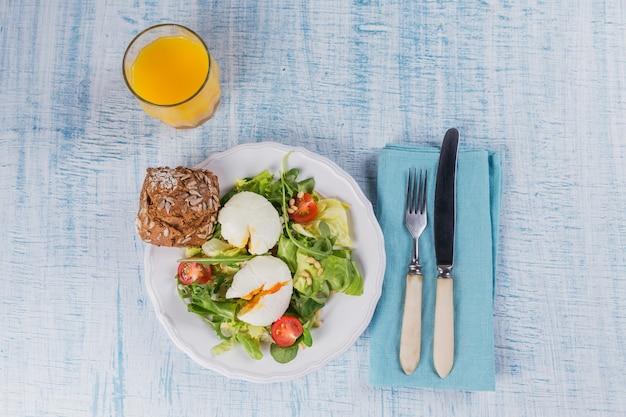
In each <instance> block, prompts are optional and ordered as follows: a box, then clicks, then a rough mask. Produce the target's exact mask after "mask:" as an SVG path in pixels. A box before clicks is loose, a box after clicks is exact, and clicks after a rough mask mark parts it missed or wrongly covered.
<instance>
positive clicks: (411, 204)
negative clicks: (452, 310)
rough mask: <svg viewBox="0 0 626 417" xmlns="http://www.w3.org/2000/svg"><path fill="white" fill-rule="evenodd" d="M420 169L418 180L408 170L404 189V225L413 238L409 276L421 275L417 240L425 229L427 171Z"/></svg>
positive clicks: (415, 173)
mask: <svg viewBox="0 0 626 417" xmlns="http://www.w3.org/2000/svg"><path fill="white" fill-rule="evenodd" d="M423 174H424V175H423V177H422V170H421V169H420V175H419V179H418V178H417V171H416V169H415V168H414V169H412V170H411V169H409V178H408V181H407V189H406V208H405V212H404V224H405V226H406V228H407V229H408V230H409V232H410V233H411V236H413V257H412V259H411V263H410V264H409V274H421V271H422V266H421V265H420V263H419V248H418V240H419V237H420V235H421V234H422V232H423V231H424V229H425V228H426V221H427V220H426V184H427V181H428V170H426V171H424V173H423Z"/></svg>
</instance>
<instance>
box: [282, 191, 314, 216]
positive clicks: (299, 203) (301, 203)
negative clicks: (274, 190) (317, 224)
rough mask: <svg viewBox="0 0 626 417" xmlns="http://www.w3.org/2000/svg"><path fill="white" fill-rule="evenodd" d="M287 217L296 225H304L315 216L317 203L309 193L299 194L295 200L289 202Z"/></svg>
mask: <svg viewBox="0 0 626 417" xmlns="http://www.w3.org/2000/svg"><path fill="white" fill-rule="evenodd" d="M292 203H293V204H292ZM287 211H288V212H289V217H290V218H291V220H293V221H295V222H297V223H305V222H309V221H311V220H313V219H314V218H315V216H317V203H316V202H315V201H313V196H312V195H311V194H309V193H303V192H299V193H298V195H297V196H296V198H294V199H293V200H292V201H290V202H289V208H288V209H287Z"/></svg>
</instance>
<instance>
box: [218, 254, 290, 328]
mask: <svg viewBox="0 0 626 417" xmlns="http://www.w3.org/2000/svg"><path fill="white" fill-rule="evenodd" d="M292 293H293V282H292V279H291V272H290V271H289V268H288V267H287V264H285V262H283V261H282V260H280V259H279V258H275V257H273V256H270V255H265V256H257V257H254V258H252V259H251V260H249V261H247V262H246V263H245V264H244V265H243V267H242V268H241V269H240V270H239V271H238V272H237V273H236V274H235V276H234V277H233V283H232V285H231V286H230V288H229V289H228V291H226V298H242V299H244V300H247V303H245V304H244V305H243V307H242V308H241V309H240V310H239V313H237V318H239V320H241V321H243V322H245V323H248V324H252V325H254V326H269V325H270V324H272V323H273V322H275V321H276V320H278V319H279V318H280V317H281V316H282V315H283V314H284V313H285V311H287V308H288V307H289V302H290V301H291V294H292Z"/></svg>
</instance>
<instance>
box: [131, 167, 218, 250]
mask: <svg viewBox="0 0 626 417" xmlns="http://www.w3.org/2000/svg"><path fill="white" fill-rule="evenodd" d="M219 196H220V189H219V183H218V180H217V176H215V174H213V173H212V172H211V171H207V170H203V169H192V168H186V167H176V168H170V167H159V168H148V169H147V174H146V178H145V180H144V182H143V186H142V188H141V194H140V196H139V212H138V213H137V217H136V218H135V228H136V230H137V233H138V234H139V236H140V237H141V239H142V240H143V241H145V242H147V243H151V244H153V245H158V246H176V247H183V246H194V245H202V244H203V243H205V242H206V241H207V240H208V239H209V238H210V237H211V236H212V235H213V231H214V230H215V224H216V223H217V212H218V210H219V207H220V200H219Z"/></svg>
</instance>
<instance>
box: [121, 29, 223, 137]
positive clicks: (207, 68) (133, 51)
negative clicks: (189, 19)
mask: <svg viewBox="0 0 626 417" xmlns="http://www.w3.org/2000/svg"><path fill="white" fill-rule="evenodd" d="M123 67H124V68H123V69H124V80H125V81H126V85H127V86H128V88H129V89H130V91H131V92H132V93H133V94H134V95H135V97H137V99H138V100H139V103H140V104H141V107H143V109H144V111H145V112H146V113H148V114H149V115H150V116H152V117H155V118H157V119H159V120H161V121H162V122H163V123H165V124H167V125H170V126H172V127H175V128H178V129H186V128H193V127H197V126H200V125H201V124H202V123H204V122H206V121H207V120H209V119H210V118H211V117H212V116H213V114H214V113H215V111H216V110H217V107H218V106H219V103H220V95H221V91H220V84H219V78H220V70H219V68H218V66H217V63H216V62H215V60H214V59H213V57H212V56H211V53H210V52H209V49H208V48H207V47H206V44H205V43H204V41H203V40H202V39H201V38H200V37H199V36H198V35H197V34H196V33H195V32H193V31H192V30H190V29H188V28H186V27H184V26H181V25H176V24H171V23H167V24H161V25H156V26H152V27H149V28H148V29H145V30H144V31H142V32H141V33H139V34H138V35H137V36H136V37H135V38H134V39H133V40H132V41H131V43H130V45H129V46H128V48H127V49H126V53H125V54H124V61H123Z"/></svg>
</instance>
